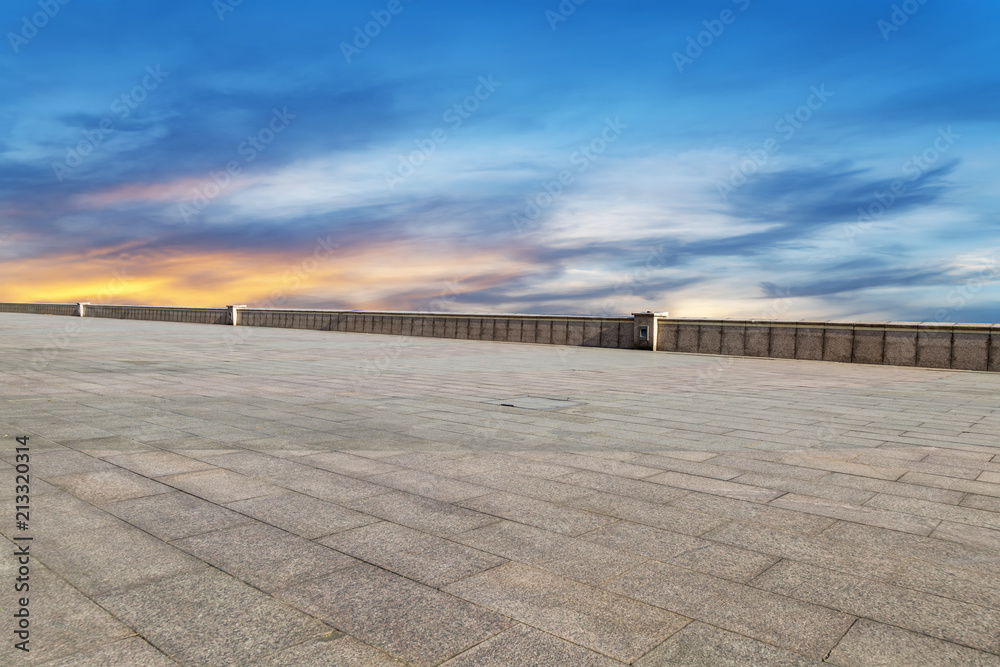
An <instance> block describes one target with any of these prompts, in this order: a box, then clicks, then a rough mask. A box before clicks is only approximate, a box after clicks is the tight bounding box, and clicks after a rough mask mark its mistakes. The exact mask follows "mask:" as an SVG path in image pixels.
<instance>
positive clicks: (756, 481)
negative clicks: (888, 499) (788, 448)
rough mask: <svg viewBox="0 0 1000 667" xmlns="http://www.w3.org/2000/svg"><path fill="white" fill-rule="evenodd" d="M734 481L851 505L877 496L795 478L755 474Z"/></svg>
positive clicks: (862, 502) (867, 492) (748, 474)
mask: <svg viewBox="0 0 1000 667" xmlns="http://www.w3.org/2000/svg"><path fill="white" fill-rule="evenodd" d="M732 481H734V482H737V483H739V484H750V485H751V486H760V487H763V488H766V489H776V490H778V491H787V492H789V493H795V494H798V495H802V496H814V497H816V498H826V499H827V500H834V501H838V502H843V503H849V504H851V505H863V504H864V503H865V502H866V501H868V500H870V499H871V498H872V497H873V496H874V495H875V492H874V491H862V490H860V489H851V488H848V487H846V486H836V485H833V484H822V483H819V482H817V481H815V480H807V479H796V478H794V477H785V476H782V475H767V474H762V473H755V472H750V473H746V474H744V475H740V476H739V477H736V478H734V479H733V480H732Z"/></svg>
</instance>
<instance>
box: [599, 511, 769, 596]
mask: <svg viewBox="0 0 1000 667" xmlns="http://www.w3.org/2000/svg"><path fill="white" fill-rule="evenodd" d="M741 528H743V529H746V526H741ZM758 529H759V527H758V526H754V527H753V528H752V529H751V530H758ZM716 530H719V529H716ZM714 532H716V531H709V533H708V534H709V535H711V534H712V533H714ZM581 539H584V540H587V541H588V542H594V543H595V544H601V545H604V546H606V547H608V548H611V549H616V550H618V551H622V552H626V553H634V554H638V555H641V556H646V557H648V558H653V559H655V560H658V561H660V562H663V563H669V564H673V565H680V566H681V567H686V568H689V569H692V570H698V571H699V572H705V573H706V574H711V575H714V576H717V577H721V578H723V579H731V580H733V581H739V582H741V583H745V582H747V581H749V580H751V579H753V578H754V577H756V576H757V575H758V574H760V573H761V572H763V571H764V570H766V569H767V568H769V567H770V566H772V565H774V564H775V563H776V562H778V559H777V558H775V557H772V556H766V555H764V554H760V553H754V552H752V551H747V550H745V549H739V548H735V547H731V546H728V545H726V544H718V543H716V542H709V541H708V540H704V539H699V538H697V537H691V536H689V535H683V534H681V533H674V532H671V531H667V530H660V529H658V528H650V527H649V526H642V525H639V524H635V523H631V522H628V521H618V522H616V523H613V524H611V525H610V526H605V527H603V528H599V529H597V530H595V531H592V532H590V533H587V534H586V535H584V536H582V537H581Z"/></svg>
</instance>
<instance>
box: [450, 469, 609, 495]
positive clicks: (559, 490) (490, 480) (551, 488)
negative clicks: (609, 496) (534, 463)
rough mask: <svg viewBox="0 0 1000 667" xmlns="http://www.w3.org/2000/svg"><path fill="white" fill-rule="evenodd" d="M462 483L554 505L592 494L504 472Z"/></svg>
mask: <svg viewBox="0 0 1000 667" xmlns="http://www.w3.org/2000/svg"><path fill="white" fill-rule="evenodd" d="M463 481H466V482H470V483H472V484H478V485H480V486H488V487H490V488H491V489H499V490H501V491H507V492H509V493H515V494H518V495H521V496H530V497H532V498H538V499H539V500H547V501H549V502H554V503H559V502H565V501H567V500H573V499H574V498H582V497H584V496H588V495H590V494H591V493H593V491H592V490H591V489H588V488H585V487H580V486H574V485H572V484H564V483H563V482H557V481H554V480H550V479H542V478H538V477H531V476H530V475H524V474H517V473H512V472H506V471H495V472H490V473H485V474H480V475H470V476H468V477H465V478H464V479H463Z"/></svg>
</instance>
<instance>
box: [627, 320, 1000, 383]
mask: <svg viewBox="0 0 1000 667" xmlns="http://www.w3.org/2000/svg"><path fill="white" fill-rule="evenodd" d="M642 317H643V315H641V314H637V315H636V322H637V324H639V323H640V319H641V318H642ZM646 317H647V318H648V319H649V320H652V319H655V326H654V327H653V330H652V332H651V333H650V336H651V340H655V346H646V347H647V349H650V347H652V349H656V350H662V351H664V352H693V353H698V354H726V355H733V356H741V357H771V358H776V359H807V360H813V361H840V362H848V363H859V364H887V365H892V366H921V367H924V368H956V369H964V370H977V371H986V370H989V371H1000V325H997V324H951V323H946V322H822V321H820V322H817V321H784V320H767V321H762V320H715V319H700V318H699V319H690V318H676V317H674V318H667V317H656V318H649V316H648V315H647V316H646ZM647 326H648V324H647Z"/></svg>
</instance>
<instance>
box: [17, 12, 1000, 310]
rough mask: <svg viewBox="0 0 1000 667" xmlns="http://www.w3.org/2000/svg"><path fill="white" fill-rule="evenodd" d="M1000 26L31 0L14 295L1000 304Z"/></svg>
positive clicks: (714, 306)
mask: <svg viewBox="0 0 1000 667" xmlns="http://www.w3.org/2000/svg"><path fill="white" fill-rule="evenodd" d="M998 18H1000V7H998V6H996V5H994V4H991V3H985V2H972V1H966V2H953V3H948V4H947V5H945V4H944V3H935V2H927V1H926V0H906V1H904V2H884V3H883V2H870V1H868V2H857V1H854V2H845V3H840V4H837V5H835V6H834V5H829V6H828V5H817V4H813V3H809V4H806V5H799V4H794V3H790V2H763V1H761V0H720V1H719V2H717V3H707V2H681V3H676V4H672V5H671V6H661V5H659V4H655V3H649V2H609V1H601V0H586V1H585V2H584V1H582V0H579V1H577V0H562V2H559V1H558V0H549V1H547V2H536V1H533V0H532V1H529V0H523V1H518V2H507V3H485V4H477V5H475V6H468V5H464V4H459V3H455V2H430V1H422V2H412V0H375V1H373V2H369V3H360V2H343V3H336V5H327V4H323V5H320V4H318V3H310V2H300V3H291V4H289V3H283V4H281V5H276V4H266V3H263V4H262V3H257V4H254V3H244V2H238V1H236V0H215V1H214V2H209V1H205V2H201V3H183V4H177V3H174V4H171V3H167V2H149V3H143V4H142V5H139V6H136V5H134V4H131V3H124V2H117V1H116V2H107V3H101V4H100V5H99V6H85V5H84V4H83V3H79V4H78V3H74V2H70V1H69V0H65V2H63V1H62V0H50V1H48V2H47V1H45V0H42V1H38V0H35V1H33V2H20V1H18V2H13V3H8V4H7V5H5V6H4V7H3V9H2V10H0V27H2V28H3V33H4V35H5V40H4V41H5V42H6V44H5V45H4V46H0V52H2V53H3V55H2V56H0V66H2V67H3V71H4V73H5V76H4V77H3V79H2V82H0V92H2V93H3V94H2V98H0V100H2V101H0V118H2V120H3V125H4V128H5V130H4V132H3V134H0V184H2V185H0V258H2V260H3V261H2V263H0V284H2V286H3V287H2V289H0V300H2V301H20V302H34V301H45V302H77V301H90V302H93V303H98V302H104V303H129V302H131V303H136V304H143V305H152V304H156V305H165V306H209V305H212V306H217V305H219V304H223V303H240V304H243V303H246V304H248V305H249V306H251V307H254V306H265V305H271V306H273V307H281V308H304V309H336V310H397V311H419V310H428V309H432V304H437V305H438V306H443V307H444V309H445V310H450V311H452V312H494V313H534V314H569V315H576V314H583V315H586V314H605V315H624V314H628V313H631V312H639V311H647V310H652V311H668V312H669V313H670V316H671V317H707V318H736V319H751V318H767V316H770V317H769V318H770V319H825V320H852V319H854V320H896V321H934V320H939V321H958V322H997V321H1000V316H998V315H1000V288H998V286H997V278H998V277H1000V239H998V235H997V231H996V227H997V217H996V213H997V210H998V206H997V203H998V201H997V199H998V194H997V193H1000V187H998V186H997V180H998V178H1000V170H997V169H995V168H992V165H993V164H994V162H995V157H994V156H995V155H996V154H997V147H998V143H1000V141H998V134H997V132H996V124H997V121H998V117H997V113H996V110H997V109H998V108H1000V104H998V102H1000V86H998V85H997V83H998V81H997V71H998V68H997V65H998V64H1000V63H998V61H1000V57H998V56H997V54H996V51H995V48H993V42H994V37H993V32H995V28H996V26H997V25H998V22H997V19H998ZM990 183H993V185H992V186H991V185H990ZM991 193H992V194H991ZM104 295H107V297H106V298H105V297H104Z"/></svg>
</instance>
